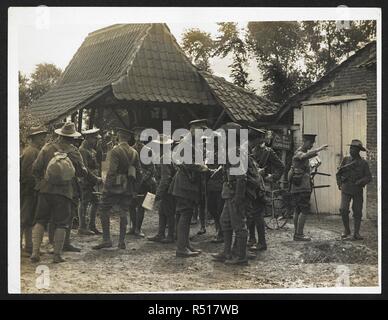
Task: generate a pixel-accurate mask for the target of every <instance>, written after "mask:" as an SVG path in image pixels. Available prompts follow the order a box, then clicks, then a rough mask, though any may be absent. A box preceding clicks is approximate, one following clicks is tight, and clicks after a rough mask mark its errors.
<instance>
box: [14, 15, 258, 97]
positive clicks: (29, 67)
mask: <svg viewBox="0 0 388 320" xmlns="http://www.w3.org/2000/svg"><path fill="white" fill-rule="evenodd" d="M124 9H126V15H125V16H123V12H122V10H121V9H118V10H119V11H117V9H116V11H111V13H112V14H104V10H106V8H95V9H93V10H89V9H88V8H40V9H38V8H15V9H14V11H13V12H10V15H13V16H14V17H16V19H17V22H18V23H17V38H18V41H17V45H18V70H20V71H22V72H23V73H25V74H27V75H28V74H30V73H32V72H33V71H34V68H35V65H36V64H38V63H42V62H45V63H53V64H55V65H56V66H58V67H60V68H61V69H62V70H64V69H65V68H66V66H67V65H68V63H69V62H70V60H71V58H72V57H73V55H74V54H75V52H76V51H77V49H78V48H79V47H80V46H81V44H82V42H83V41H84V39H85V38H86V37H87V35H88V33H90V32H92V31H95V30H96V29H100V28H103V27H106V26H109V25H112V24H115V23H131V22H148V21H139V19H136V16H135V15H134V14H131V10H129V11H128V8H124ZM124 11H125V10H124ZM185 14H189V12H188V11H187V10H186V12H185ZM147 17H149V15H147ZM178 17H180V19H175V20H174V19H164V20H162V21H158V20H156V21H155V22H166V23H167V25H168V26H169V28H170V30H171V32H172V33H173V35H174V36H175V38H176V39H177V40H178V43H181V38H182V33H183V32H184V31H185V30H186V29H189V28H199V29H201V30H203V31H207V32H210V33H211V34H212V35H213V36H216V35H217V24H216V22H215V21H201V19H196V17H195V15H194V16H192V15H191V16H189V15H188V16H185V15H182V14H181V15H178ZM146 20H147V19H146ZM168 20H172V21H168ZM246 23H247V22H246V21H240V22H239V27H243V26H245V25H246ZM230 63H231V59H230V58H228V57H227V58H225V59H220V58H213V59H211V67H212V69H213V71H214V73H215V74H216V75H218V76H222V77H224V78H226V79H227V80H229V81H231V78H230V76H229V74H230V69H229V68H228V65H229V64H230ZM249 74H250V78H251V79H252V80H253V83H252V86H253V87H255V88H257V89H258V91H260V89H259V88H260V87H261V81H260V75H259V72H258V70H257V65H256V62H255V61H254V60H252V61H250V64H249Z"/></svg>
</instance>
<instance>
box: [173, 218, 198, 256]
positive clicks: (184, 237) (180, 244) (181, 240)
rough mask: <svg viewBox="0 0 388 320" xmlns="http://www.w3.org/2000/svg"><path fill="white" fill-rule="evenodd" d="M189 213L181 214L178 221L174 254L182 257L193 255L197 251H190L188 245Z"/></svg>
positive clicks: (196, 253) (195, 254)
mask: <svg viewBox="0 0 388 320" xmlns="http://www.w3.org/2000/svg"><path fill="white" fill-rule="evenodd" d="M190 220H191V216H190V215H186V214H184V215H181V216H180V218H179V223H178V234H177V249H176V256H177V257H182V258H189V257H195V256H198V255H199V252H194V251H191V250H190V249H189V248H188V247H189V246H190V239H189V238H190Z"/></svg>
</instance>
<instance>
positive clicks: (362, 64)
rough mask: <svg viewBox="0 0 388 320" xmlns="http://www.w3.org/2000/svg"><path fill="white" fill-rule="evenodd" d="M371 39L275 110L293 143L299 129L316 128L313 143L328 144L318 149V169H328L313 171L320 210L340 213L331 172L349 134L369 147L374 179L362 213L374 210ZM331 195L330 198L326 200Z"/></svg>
mask: <svg viewBox="0 0 388 320" xmlns="http://www.w3.org/2000/svg"><path fill="white" fill-rule="evenodd" d="M376 79H377V77H376V42H371V43H369V44H367V45H366V46H365V47H364V48H362V49H360V50H358V51H357V52H356V53H355V54H354V55H352V56H351V57H349V58H348V59H347V60H346V61H344V62H343V63H341V64H340V65H338V66H337V67H335V68H334V69H333V70H331V71H330V72H328V73H327V74H326V75H325V76H323V77H322V78H321V79H320V80H319V81H317V82H315V83H314V84H312V85H311V86H310V87H308V88H306V89H304V90H303V91H301V92H299V93H298V94H296V95H294V96H293V97H291V98H290V99H289V100H288V101H287V102H286V103H285V104H284V105H283V106H282V108H281V109H280V110H279V114H278V121H280V122H281V123H289V124H293V125H294V126H295V127H294V128H295V131H293V139H294V146H295V148H296V147H298V146H299V145H300V144H301V137H302V134H303V133H315V134H317V135H318V137H317V143H316V144H317V145H322V144H328V145H329V149H328V151H326V152H322V153H321V154H320V158H321V160H322V165H321V167H320V168H319V171H321V172H324V173H329V174H331V176H330V177H327V176H316V178H315V180H316V181H315V182H316V185H327V184H329V185H330V187H329V188H321V189H316V194H317V198H318V203H319V206H320V208H319V210H320V211H321V212H329V213H337V214H338V213H339V212H338V207H339V202H340V192H339V191H338V189H337V185H336V180H335V173H336V170H337V167H338V166H339V164H340V161H341V159H342V158H343V157H344V156H345V155H346V154H347V153H348V152H349V147H348V146H347V145H348V144H349V143H350V142H351V140H352V139H360V140H361V141H362V142H363V144H364V145H366V148H367V149H368V152H367V153H366V154H365V153H364V154H363V153H361V156H364V157H366V158H367V160H368V161H369V166H370V168H371V172H372V176H373V181H372V183H370V184H369V185H368V186H367V188H366V189H367V192H366V193H367V196H366V201H364V211H363V212H364V214H366V216H367V217H368V218H376V214H377V105H376V92H377V90H376ZM329 199H330V200H329Z"/></svg>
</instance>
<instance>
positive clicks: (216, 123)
mask: <svg viewBox="0 0 388 320" xmlns="http://www.w3.org/2000/svg"><path fill="white" fill-rule="evenodd" d="M224 115H225V109H224V110H222V112H221V114H220V115H219V116H218V118H217V120H216V122H215V123H214V125H213V130H215V129H217V127H218V125H219V124H220V122H221V120H222V118H223V117H224Z"/></svg>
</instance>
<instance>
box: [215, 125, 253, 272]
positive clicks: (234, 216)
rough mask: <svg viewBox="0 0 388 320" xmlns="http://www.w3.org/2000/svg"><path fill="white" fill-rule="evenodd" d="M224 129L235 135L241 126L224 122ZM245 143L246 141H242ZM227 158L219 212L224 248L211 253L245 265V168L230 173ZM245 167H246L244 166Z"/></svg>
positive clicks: (229, 143) (229, 148) (224, 260)
mask: <svg viewBox="0 0 388 320" xmlns="http://www.w3.org/2000/svg"><path fill="white" fill-rule="evenodd" d="M222 128H223V129H224V130H226V131H227V130H234V131H236V134H237V137H238V136H239V134H240V131H241V129H242V127H241V126H240V125H239V124H237V123H234V122H229V123H226V124H225V125H224V126H222ZM244 143H247V142H244ZM231 148H234V147H233V146H232V145H231V142H230V141H228V140H227V150H228V152H227V154H229V152H231ZM235 148H236V152H235V153H236V155H238V156H239V155H240V148H241V146H237V145H236V146H235ZM234 166H235V165H232V164H231V163H230V160H229V159H227V163H226V165H225V166H224V167H223V169H224V175H225V179H224V183H223V188H222V198H223V199H224V201H225V204H224V208H223V210H222V214H221V227H222V231H223V234H224V250H223V252H221V253H218V254H215V255H213V258H214V260H216V261H220V262H225V263H226V264H232V265H246V264H247V263H248V259H247V239H248V230H247V227H246V187H247V174H246V170H245V171H244V170H243V172H245V173H241V174H239V175H234V174H231V172H230V168H232V167H234ZM237 166H238V165H237ZM246 169H247V168H246ZM233 232H234V233H235V235H236V240H235V241H236V256H232V239H233Z"/></svg>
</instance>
